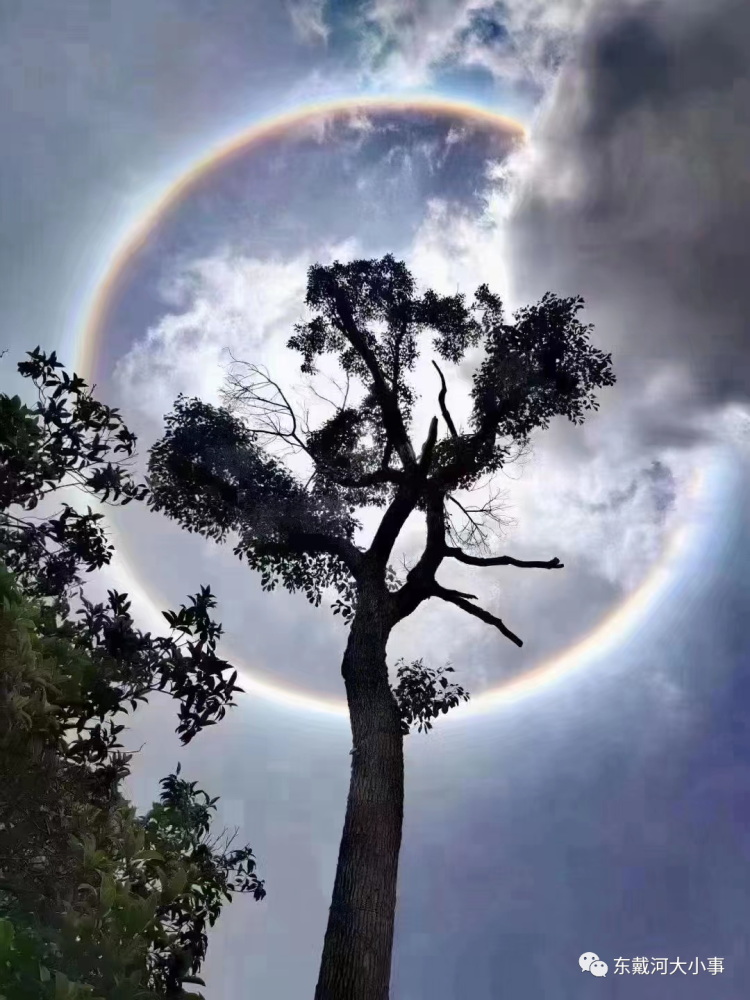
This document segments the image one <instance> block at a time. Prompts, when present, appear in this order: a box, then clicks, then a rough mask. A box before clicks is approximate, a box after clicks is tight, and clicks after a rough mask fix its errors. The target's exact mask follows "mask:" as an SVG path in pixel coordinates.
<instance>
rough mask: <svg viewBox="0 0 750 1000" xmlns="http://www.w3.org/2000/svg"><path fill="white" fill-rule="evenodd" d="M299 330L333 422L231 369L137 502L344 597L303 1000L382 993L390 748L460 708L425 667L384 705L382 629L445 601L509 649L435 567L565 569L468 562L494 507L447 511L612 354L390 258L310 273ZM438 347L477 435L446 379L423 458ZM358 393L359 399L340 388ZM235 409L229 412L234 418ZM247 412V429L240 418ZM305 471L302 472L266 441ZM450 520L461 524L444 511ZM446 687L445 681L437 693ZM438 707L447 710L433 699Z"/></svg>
mask: <svg viewBox="0 0 750 1000" xmlns="http://www.w3.org/2000/svg"><path fill="white" fill-rule="evenodd" d="M306 302H307V306H308V307H309V309H310V310H311V313H312V318H311V319H310V320H309V322H306V323H300V324H299V325H297V326H296V327H295V332H294V335H293V336H292V337H291V339H290V340H289V342H288V346H289V347H290V348H291V349H293V350H294V351H297V352H299V353H300V354H301V355H302V365H301V370H302V372H303V373H306V374H307V375H310V376H313V375H315V373H316V363H317V362H318V359H319V358H320V357H321V356H322V355H326V354H329V355H333V356H334V358H335V359H336V360H337V361H338V364H339V367H340V370H341V371H342V372H343V378H344V379H345V382H346V385H345V386H343V385H342V386H340V388H341V389H342V399H341V402H340V403H339V404H337V405H336V406H335V412H334V414H333V416H331V417H330V419H328V420H326V421H325V422H323V423H322V424H320V425H319V426H317V427H315V428H310V427H309V426H308V421H307V419H306V415H305V413H304V412H302V413H296V412H295V410H294V408H293V407H292V405H291V404H290V402H289V400H288V398H287V396H286V395H285V394H284V392H283V391H282V388H281V387H280V385H279V384H278V383H277V382H275V381H273V379H272V378H271V376H270V375H269V374H268V373H267V372H266V371H265V370H264V369H262V368H260V367H258V366H256V365H254V364H247V363H243V362H236V363H235V364H234V366H233V368H232V371H231V375H230V378H229V382H228V385H227V390H226V402H227V403H228V404H232V408H231V409H230V408H217V407H214V406H210V405H208V404H206V403H203V402H201V401H200V400H197V399H186V398H184V397H180V398H179V399H178V400H177V403H176V404H175V409H174V412H173V413H172V414H171V415H170V416H169V417H168V418H167V429H166V433H165V435H164V437H163V438H162V439H161V440H160V441H159V442H158V443H157V444H156V445H155V446H154V447H153V449H152V451H151V455H150V465H149V470H150V487H151V491H152V492H151V497H150V500H149V503H151V504H152V506H153V507H155V508H156V509H157V510H162V511H164V512H165V513H166V514H167V515H169V516H170V517H172V518H174V519H175V520H177V521H178V522H179V523H180V524H181V525H183V526H184V527H185V528H187V530H189V531H194V532H198V533H199V534H202V535H204V536H206V537H208V538H212V539H215V540H216V541H223V540H225V539H226V538H227V537H228V536H230V535H231V536H232V537H233V539H234V541H235V549H234V551H235V553H236V554H237V556H238V557H239V558H240V559H245V560H246V561H247V563H248V564H249V566H250V567H251V568H253V569H255V570H257V571H258V572H260V574H261V584H262V586H263V588H264V589H266V590H270V589H273V588H274V587H275V586H276V585H277V583H279V582H280V583H281V584H282V585H283V586H284V587H286V588H287V589H288V590H290V591H302V592H304V594H305V595H306V597H307V598H308V600H310V601H311V602H312V603H314V604H316V605H317V604H319V603H320V600H321V596H322V593H323V592H324V590H326V589H327V588H334V589H335V590H337V591H338V594H339V597H338V600H337V602H336V604H335V606H334V607H335V610H336V611H340V612H342V613H343V614H344V616H345V617H346V618H347V619H348V620H349V621H350V630H349V637H348V642H347V646H346V651H345V654H344V659H343V664H342V668H341V670H342V675H343V678H344V683H345V686H346V695H347V700H348V704H349V712H350V718H351V728H352V740H353V749H352V765H351V783H350V788H349V798H348V803H347V810H346V819H345V822H344V830H343V835H342V840H341V847H340V851H339V858H338V867H337V871H336V878H335V884H334V889H333V900H332V903H331V909H330V915H329V921H328V928H327V931H326V936H325V943H324V947H323V957H322V963H321V969H320V976H319V979H318V985H317V990H316V994H315V996H316V1000H385V998H387V996H388V984H389V976H390V964H391V949H392V939H393V921H394V911H395V905H396V878H397V868H398V857H399V850H400V844H401V829H402V817H403V745H402V741H403V733H404V729H405V728H408V726H409V725H410V724H411V723H412V722H415V721H420V722H428V721H429V719H430V718H433V717H434V715H435V714H437V712H436V710H435V708H436V705H437V706H438V708H437V711H447V709H448V707H450V705H451V704H456V703H457V702H458V699H459V698H460V697H462V696H464V692H463V691H462V690H461V689H458V690H455V689H454V688H453V687H452V688H451V690H450V691H449V692H448V693H447V695H446V696H445V698H443V699H442V701H441V695H440V691H441V690H442V691H443V692H446V689H447V680H446V678H445V677H443V676H442V675H437V674H434V673H432V674H430V673H429V672H425V670H424V667H423V666H422V665H421V664H420V663H419V662H418V663H417V664H415V665H413V666H412V667H411V668H407V669H405V670H404V669H403V668H402V673H401V675H400V683H399V686H398V687H397V688H396V689H395V690H392V689H391V686H390V684H389V678H388V669H387V665H386V645H387V642H388V638H389V636H390V633H391V631H392V630H393V628H394V627H395V626H396V625H397V624H398V623H399V622H401V621H403V620H404V619H405V618H407V617H408V616H409V615H411V614H412V613H413V612H414V611H416V609H417V608H418V607H419V606H420V605H421V604H422V603H423V602H424V601H427V600H429V599H437V600H442V601H445V602H447V603H449V604H451V605H453V606H454V607H457V608H460V609H461V610H463V611H465V612H466V613H467V614H469V615H472V616H473V617H475V618H478V619H479V620H480V621H483V622H485V623H487V624H488V625H491V626H492V627H494V628H496V629H497V630H498V631H499V632H500V633H501V634H502V635H504V636H505V637H506V638H508V639H510V640H511V641H512V642H514V643H516V644H517V645H519V646H520V645H521V640H520V639H519V638H518V637H517V636H516V635H514V633H513V632H512V631H511V630H510V629H509V628H508V627H507V626H506V625H505V623H504V622H503V621H502V620H501V619H500V618H498V617H497V616H496V615H495V614H493V613H491V612H489V611H487V610H484V609H483V608H481V607H479V606H478V605H477V604H476V603H475V601H476V598H475V597H474V596H473V595H472V594H467V593H461V592H459V591H457V590H453V589H451V588H449V587H446V586H445V585H443V584H441V583H439V582H438V580H437V572H438V570H439V569H440V567H441V566H442V564H443V563H444V562H445V561H446V560H455V561H457V562H461V563H467V564H469V565H473V566H478V567H480V566H515V567H520V568H541V569H560V568H562V564H561V563H560V561H559V560H558V559H556V558H555V559H551V560H548V561H532V562H528V561H523V560H518V559H513V558H511V557H509V556H486V555H485V556H481V555H477V554H472V553H471V552H470V551H468V549H471V548H472V547H473V548H474V550H475V552H476V550H477V549H478V548H480V546H479V545H478V543H480V542H482V541H487V540H488V538H489V535H490V534H491V532H492V529H493V526H494V524H495V523H496V522H497V520H498V518H499V510H498V506H497V503H496V498H494V499H493V498H491V499H490V500H489V501H488V502H487V503H485V504H483V505H482V506H481V507H479V508H476V507H473V508H472V507H470V506H469V505H468V503H464V502H462V500H461V499H459V497H457V496H456V494H457V492H458V491H461V490H471V489H473V488H475V487H477V486H478V484H479V483H480V481H482V480H483V478H484V477H487V476H488V475H491V474H492V473H495V472H497V471H498V470H500V469H502V468H503V466H504V465H506V464H507V462H508V461H510V460H511V459H512V457H513V456H514V455H515V454H517V452H518V449H519V447H520V448H523V447H524V446H525V445H526V444H527V442H528V441H529V438H530V435H531V434H532V432H534V431H535V430H538V429H542V428H546V427H547V426H548V424H549V422H550V420H551V419H552V418H553V417H555V416H564V417H567V418H568V419H569V420H571V421H572V422H573V423H576V424H577V423H581V422H582V421H583V419H584V417H585V415H586V413H587V411H589V410H591V409H594V408H596V406H597V402H596V399H595V391H596V390H597V389H598V388H600V387H603V386H609V385H612V384H613V382H614V376H613V374H612V370H611V359H610V356H609V355H606V354H604V353H602V352H601V351H599V350H597V349H595V348H594V347H593V346H592V345H591V344H590V340H589V338H590V327H589V326H586V325H584V324H583V323H582V322H581V321H580V319H579V312H580V310H581V309H582V306H583V302H582V300H581V299H580V298H558V297H556V296H554V295H552V294H547V295H545V296H544V298H543V299H542V300H541V302H539V303H538V304H537V305H534V306H530V307H527V308H524V309H522V310H520V312H518V313H517V314H516V316H515V319H514V322H507V321H506V319H505V316H504V312H503V306H502V303H501V300H500V299H499V298H498V296H497V295H495V294H493V293H492V292H490V290H489V288H487V286H484V285H483V286H482V287H480V288H479V289H478V290H477V292H476V294H475V296H474V300H473V301H472V302H471V304H467V303H466V301H465V298H464V296H463V295H461V294H456V295H452V296H443V295H438V294H437V293H436V292H434V291H427V292H425V293H423V294H418V293H417V291H416V288H415V283H414V280H413V278H412V275H411V274H410V272H409V271H408V270H407V268H406V266H405V265H404V264H403V263H400V262H397V261H396V260H395V259H394V258H393V257H392V256H386V257H384V258H382V259H380V260H359V261H354V262H353V263H350V264H345V265H344V264H340V263H338V262H336V263H334V264H333V265H331V266H320V265H316V266H314V267H311V268H310V271H309V274H308V286H307V299H306ZM428 333H431V334H432V347H433V348H434V351H435V352H436V354H437V356H438V357H439V358H440V359H442V361H443V362H447V363H450V364H453V365H456V364H458V363H459V362H460V361H461V360H462V359H463V358H464V356H465V354H466V352H467V350H468V349H469V348H474V347H482V348H483V349H484V355H483V358H482V360H481V361H480V362H479V363H478V365H477V367H476V369H475V371H474V375H473V385H472V389H471V400H472V412H471V419H470V426H469V427H468V428H467V429H459V428H458V427H457V426H456V422H455V421H454V420H453V418H452V416H451V413H450V411H449V409H448V403H447V386H446V382H445V379H444V377H443V373H442V371H441V369H440V367H439V365H438V363H437V361H434V362H433V363H434V365H435V368H436V369H437V376H438V378H439V391H438V393H437V405H438V408H439V411H440V413H441V415H442V418H443V423H444V424H445V428H446V431H447V433H446V434H445V435H444V436H442V437H441V436H440V435H439V433H438V427H439V423H438V417H437V416H434V417H433V418H432V421H431V423H430V425H429V431H428V432H427V435H426V437H425V440H424V441H423V442H422V445H421V448H419V449H416V448H415V446H414V444H413V442H412V438H411V435H410V429H411V424H412V413H413V408H414V404H415V401H416V393H415V390H414V388H413V386H412V384H411V383H410V380H409V376H410V373H411V372H412V371H413V370H414V366H415V363H416V360H417V358H418V356H419V354H420V351H421V349H422V347H423V344H424V340H425V337H426V335H427V334H428ZM353 385H354V386H358V388H359V393H360V395H359V398H358V400H356V401H355V400H354V399H353V398H352V397H353V392H350V391H349V389H350V388H351V387H352V386H353ZM235 408H239V411H240V413H239V414H238V413H237V412H232V409H235ZM243 413H244V416H243ZM279 442H282V443H284V444H285V445H287V446H288V448H289V449H290V450H291V451H292V452H298V453H301V454H303V455H304V456H306V457H307V462H308V466H309V469H308V471H309V476H308V477H302V476H298V475H295V474H294V473H293V471H292V470H291V469H290V467H289V465H288V464H286V463H285V461H284V457H283V456H282V455H281V454H280V453H279V449H278V444H279ZM363 507H380V508H383V515H382V518H381V519H380V522H379V525H378V527H377V529H376V530H375V532H374V534H373V537H372V539H371V541H370V543H369V544H368V545H367V547H366V548H365V547H363V546H362V545H360V544H356V543H355V531H356V530H357V528H358V527H359V524H358V521H357V519H356V512H357V510H358V508H363ZM414 511H421V512H423V514H424V517H425V520H426V538H425V545H424V549H423V551H422V554H421V556H420V558H419V559H418V560H417V562H416V564H415V565H414V566H413V567H412V568H411V569H410V570H409V571H408V573H407V574H406V577H405V579H404V580H403V581H400V580H398V579H397V578H396V576H395V574H394V572H393V570H392V569H390V567H389V560H390V559H391V556H392V553H393V549H394V545H395V543H396V540H397V538H398V535H399V533H400V531H401V529H402V528H403V526H404V524H405V522H406V520H407V518H408V517H409V516H410V515H411V514H412V512H414ZM456 511H458V512H460V514H459V520H458V521H457V520H456V519H455V516H454V515H455V512H456ZM443 682H445V683H443ZM446 699H447V700H446Z"/></svg>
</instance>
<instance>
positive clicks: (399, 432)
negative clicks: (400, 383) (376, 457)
mask: <svg viewBox="0 0 750 1000" xmlns="http://www.w3.org/2000/svg"><path fill="white" fill-rule="evenodd" d="M336 309H337V312H338V315H339V320H340V329H341V332H342V333H343V334H344V336H345V337H346V339H347V340H348V341H349V343H350V344H351V345H352V347H353V348H354V349H355V350H356V351H357V353H358V354H359V356H360V357H361V358H362V360H363V361H364V363H365V364H366V365H367V369H368V371H369V372H370V375H371V376H372V382H373V390H374V392H375V396H376V398H377V400H378V403H379V405H380V411H381V413H382V414H383V424H384V426H385V430H386V434H387V435H388V438H389V440H391V441H392V442H393V447H394V448H395V449H396V452H397V453H398V456H399V458H400V459H401V462H402V464H403V466H404V469H407V470H411V469H413V468H414V467H415V466H416V464H417V456H416V455H415V454H414V447H413V446H412V443H411V441H410V440H409V435H408V434H407V432H406V426H405V425H404V418H403V416H402V414H401V409H400V408H399V405H398V397H397V395H396V392H395V391H394V390H393V389H392V388H391V386H389V385H388V382H387V381H386V378H385V376H384V375H383V372H382V371H381V369H380V365H379V364H378V359H377V358H376V357H375V354H374V352H373V350H372V348H371V347H370V345H369V344H368V343H367V340H366V338H365V337H364V336H363V335H362V332H361V331H360V329H359V327H358V326H357V324H356V322H355V320H354V313H353V312H352V308H351V305H350V303H349V301H348V299H347V297H346V295H345V294H344V292H342V291H338V292H337V294H336Z"/></svg>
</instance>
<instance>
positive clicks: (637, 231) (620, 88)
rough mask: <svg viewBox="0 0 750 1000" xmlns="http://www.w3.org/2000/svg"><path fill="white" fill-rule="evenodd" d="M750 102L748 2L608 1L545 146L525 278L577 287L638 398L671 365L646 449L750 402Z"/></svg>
mask: <svg viewBox="0 0 750 1000" xmlns="http://www.w3.org/2000/svg"><path fill="white" fill-rule="evenodd" d="M749 106H750V7H748V5H747V4H746V3H740V2H736V0H724V2H721V3H718V4H712V5H711V6H710V7H709V6H708V5H703V6H699V5H697V4H695V3H683V2H679V3H678V2H676V0H675V2H653V3H639V4H633V3H631V4H625V5H623V4H617V5H615V4H607V5H606V6H605V7H603V8H601V9H600V10H599V12H598V13H597V14H596V15H595V16H594V17H593V18H592V19H591V22H590V24H589V27H588V29H587V31H586V33H585V36H584V37H583V39H582V42H581V46H580V50H579V52H578V53H577V55H576V56H575V58H574V59H573V61H572V62H571V64H570V65H569V66H567V67H566V68H565V69H564V71H563V73H562V76H561V78H560V81H559V83H558V86H557V88H556V90H555V93H554V95H553V98H552V100H551V103H550V104H549V107H548V109H547V112H546V115H545V117H544V119H543V122H542V124H541V126H540V128H539V131H538V135H537V137H536V140H535V143H536V149H537V151H538V158H537V160H536V162H535V163H534V164H533V165H532V166H531V168H530V175H529V176H528V177H527V180H526V182H525V188H524V189H523V192H522V194H521V195H520V197H519V201H518V203H517V207H516V213H515V219H514V223H513V227H512V238H513V244H512V246H513V250H514V257H513V260H514V272H515V277H516V281H517V283H518V286H519V289H520V290H522V292H523V294H522V297H528V296H529V295H533V294H536V293H540V292H541V291H544V290H545V289H546V288H548V287H552V288H555V289H556V290H557V291H560V292H563V293H580V294H583V295H584V297H585V298H586V299H587V303H588V305H589V307H590V315H591V318H592V319H593V320H594V321H595V322H596V324H597V337H598V338H599V339H600V340H601V341H603V342H605V343H607V345H608V346H611V347H613V348H614V351H615V364H616V368H617V370H618V373H619V376H620V380H621V381H622V382H624V383H625V384H626V385H627V387H628V389H629V390H632V388H633V387H634V386H635V385H638V384H640V385H645V384H646V382H647V380H648V378H649V377H650V376H651V375H652V374H654V372H656V371H658V370H659V367H660V365H667V366H670V367H671V369H672V371H673V374H674V376H675V377H674V384H673V385H672V386H671V388H670V391H668V392H667V393H666V394H665V395H664V396H663V397H662V398H661V399H660V400H656V401H655V403H654V405H653V406H651V407H650V408H649V407H647V406H645V405H644V407H643V409H644V413H643V414H642V416H643V418H644V419H643V420H642V421H641V423H642V433H643V435H644V443H645V444H648V445H663V444H666V443H674V444H677V445H690V444H692V443H694V441H695V438H696V434H697V428H696V426H695V423H694V419H693V418H694V416H695V414H696V412H698V413H700V412H704V411H706V410H707V409H710V408H712V407H713V406H715V405H718V404H723V403H727V402H731V401H738V400H740V401H744V400H746V399H747V397H748V394H749V393H750V366H748V364H747V360H748V347H749V346H750V333H749V332H748V331H750V324H749V322H748V321H749V320H750V283H748V281H747V273H748V270H749V268H750V243H749V242H748V240H747V232H748V229H749V227H750V183H749V181H748V173H747V163H748V161H750V119H748V116H747V108H748V107H749ZM678 389H679V391H677V390H678ZM639 405H640V404H637V405H636V408H637V407H638V406H639Z"/></svg>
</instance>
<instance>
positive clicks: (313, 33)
mask: <svg viewBox="0 0 750 1000" xmlns="http://www.w3.org/2000/svg"><path fill="white" fill-rule="evenodd" d="M325 5H326V3H325V0H288V3H287V9H288V11H289V17H290V19H291V22H292V28H293V29H294V33H295V35H296V36H297V37H298V38H299V39H300V41H303V42H308V43H313V44H320V43H323V44H325V43H326V42H327V41H328V35H329V30H330V29H329V27H328V25H327V24H326V21H325Z"/></svg>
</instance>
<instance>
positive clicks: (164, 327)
mask: <svg viewBox="0 0 750 1000" xmlns="http://www.w3.org/2000/svg"><path fill="white" fill-rule="evenodd" d="M352 253H353V244H342V245H341V246H338V247H335V248H323V249H322V250H321V251H320V252H319V253H317V254H316V253H314V252H313V253H305V254H304V255H300V256H299V257H298V258H296V259H294V260H285V261H281V260H277V261H273V260H260V259H255V258H250V257H245V256H243V255H238V254H233V253H232V252H231V251H229V250H226V251H224V252H223V253H221V254H220V255H218V256H216V257H211V258H203V259H199V260H196V261H193V262H191V263H189V264H187V265H186V266H184V267H183V268H182V269H181V270H179V271H175V272H172V273H171V274H170V275H169V277H168V278H166V279H165V280H164V282H163V284H162V297H163V299H164V302H165V304H167V305H169V306H170V307H171V308H170V311H169V312H167V313H165V314H164V316H163V317H162V318H161V319H160V320H159V321H158V322H157V323H156V324H155V325H154V326H152V327H151V328H150V329H149V330H148V331H147V333H146V335H145V337H144V338H143V339H141V340H139V341H137V342H136V343H135V344H134V345H133V346H132V347H131V349H130V351H129V352H128V353H127V354H126V355H125V357H124V358H122V359H121V360H120V362H119V363H118V365H117V367H116V369H115V373H114V379H115V382H116V383H117V385H118V387H119V389H120V391H121V393H122V394H123V396H124V399H125V401H126V402H127V406H128V410H129V412H131V413H140V414H141V415H142V416H144V417H146V418H147V419H149V420H150V421H156V422H158V423H161V419H162V417H163V415H164V413H165V411H166V410H168V409H170V408H171V405H172V402H173V401H174V399H175V398H176V396H177V395H178V394H179V393H181V392H182V393H185V394H186V395H195V396H200V397H201V398H202V399H204V400H206V401H207V402H210V403H214V404H216V403H218V402H219V391H220V389H221V387H222V384H223V381H224V377H225V370H226V366H227V364H228V363H229V362H230V361H231V358H230V356H229V353H228V352H229V351H231V353H232V354H234V355H235V356H238V357H240V358H242V359H246V358H248V357H252V360H253V361H255V362H257V363H260V364H266V365H267V366H268V367H269V368H270V369H271V370H272V372H274V371H275V372H279V371H280V370H281V371H282V372H283V371H284V370H287V371H288V368H289V365H288V360H287V361H286V363H285V362H284V361H283V360H282V357H283V355H284V354H285V353H286V351H285V345H286V342H287V340H288V339H289V336H290V335H291V332H292V328H293V326H294V324H295V323H296V322H299V320H300V319H301V318H302V317H303V315H304V298H305V292H306V285H307V268H308V266H309V263H310V260H311V259H313V258H315V259H321V260H326V259H333V258H339V259H342V260H346V259H349V258H350V257H351V255H352Z"/></svg>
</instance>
